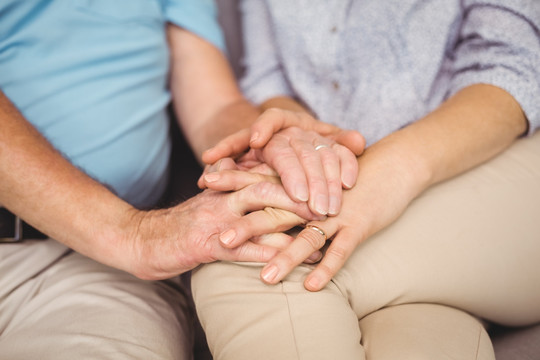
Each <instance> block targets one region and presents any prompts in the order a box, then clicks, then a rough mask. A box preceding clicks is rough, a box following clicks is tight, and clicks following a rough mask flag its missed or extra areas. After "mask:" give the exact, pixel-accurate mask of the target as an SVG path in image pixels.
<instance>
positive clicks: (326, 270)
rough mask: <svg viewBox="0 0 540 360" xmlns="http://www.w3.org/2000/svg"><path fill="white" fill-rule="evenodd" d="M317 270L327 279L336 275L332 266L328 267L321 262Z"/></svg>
mask: <svg viewBox="0 0 540 360" xmlns="http://www.w3.org/2000/svg"><path fill="white" fill-rule="evenodd" d="M317 270H318V271H320V272H322V273H323V274H324V275H325V277H326V278H327V279H331V278H332V277H333V276H334V275H335V273H336V271H334V270H333V269H332V268H331V267H330V266H328V265H327V264H325V263H324V262H321V263H320V264H319V265H318V266H317Z"/></svg>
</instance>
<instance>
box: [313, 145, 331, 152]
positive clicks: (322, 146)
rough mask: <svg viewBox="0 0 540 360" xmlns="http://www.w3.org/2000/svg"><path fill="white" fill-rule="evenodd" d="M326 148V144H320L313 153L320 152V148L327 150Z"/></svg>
mask: <svg viewBox="0 0 540 360" xmlns="http://www.w3.org/2000/svg"><path fill="white" fill-rule="evenodd" d="M327 147H328V145H326V144H320V145H317V146H315V151H317V150H321V149H322V148H327Z"/></svg>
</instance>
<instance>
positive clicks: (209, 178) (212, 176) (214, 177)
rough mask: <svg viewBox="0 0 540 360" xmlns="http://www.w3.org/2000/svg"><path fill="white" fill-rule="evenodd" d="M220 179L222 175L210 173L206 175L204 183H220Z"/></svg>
mask: <svg viewBox="0 0 540 360" xmlns="http://www.w3.org/2000/svg"><path fill="white" fill-rule="evenodd" d="M219 178H220V175H219V174H217V173H209V174H206V175H204V181H206V182H209V183H211V182H214V181H218V180H219Z"/></svg>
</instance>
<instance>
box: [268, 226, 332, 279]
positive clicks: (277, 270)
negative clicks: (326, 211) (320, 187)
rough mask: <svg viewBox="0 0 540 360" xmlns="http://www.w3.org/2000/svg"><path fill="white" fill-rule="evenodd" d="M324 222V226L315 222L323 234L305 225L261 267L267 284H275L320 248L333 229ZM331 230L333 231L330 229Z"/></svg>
mask: <svg viewBox="0 0 540 360" xmlns="http://www.w3.org/2000/svg"><path fill="white" fill-rule="evenodd" d="M329 223H330V222H325V223H323V224H324V226H325V227H324V228H323V225H321V223H310V224H315V225H316V226H317V227H318V228H320V229H322V230H323V232H324V233H325V235H323V234H321V233H320V232H319V231H317V230H316V229H314V228H310V227H306V228H305V229H304V230H302V231H301V232H300V234H299V235H298V236H297V237H296V239H295V240H294V241H293V242H292V243H291V245H289V246H288V247H287V248H286V249H285V250H283V251H282V252H281V253H279V254H277V255H276V256H275V257H274V258H273V259H272V260H270V262H269V263H268V264H267V265H266V266H265V267H264V268H263V269H262V271H261V279H262V280H263V281H264V282H265V283H268V284H276V283H278V282H279V281H281V280H283V279H284V278H285V276H287V274H289V273H290V272H291V271H292V270H293V269H294V268H295V267H296V266H298V265H299V264H301V263H302V262H303V261H304V260H305V259H307V258H308V257H309V256H310V255H311V254H313V253H314V252H315V251H318V250H320V249H321V248H322V247H323V246H324V244H325V243H326V239H327V236H331V235H333V234H334V232H335V230H334V229H331V228H329V226H327V224H329ZM332 230H333V231H332ZM323 259H324V258H323Z"/></svg>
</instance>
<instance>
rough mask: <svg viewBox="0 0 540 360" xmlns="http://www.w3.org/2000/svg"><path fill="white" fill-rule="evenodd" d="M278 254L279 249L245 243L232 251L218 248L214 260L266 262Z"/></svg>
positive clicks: (249, 242)
mask: <svg viewBox="0 0 540 360" xmlns="http://www.w3.org/2000/svg"><path fill="white" fill-rule="evenodd" d="M278 253H279V249H277V248H275V247H272V246H267V245H260V244H254V243H252V242H251V241H247V242H245V243H243V244H242V245H240V246H238V247H237V248H234V249H227V248H223V247H221V248H219V249H218V250H217V251H216V256H215V258H216V259H218V260H225V261H242V262H246V261H251V262H264V263H266V262H268V261H269V260H270V259H272V258H273V257H275V256H276V255H277V254H278Z"/></svg>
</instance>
